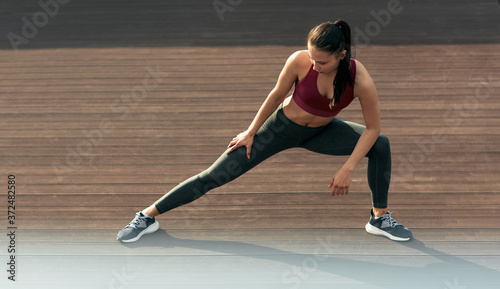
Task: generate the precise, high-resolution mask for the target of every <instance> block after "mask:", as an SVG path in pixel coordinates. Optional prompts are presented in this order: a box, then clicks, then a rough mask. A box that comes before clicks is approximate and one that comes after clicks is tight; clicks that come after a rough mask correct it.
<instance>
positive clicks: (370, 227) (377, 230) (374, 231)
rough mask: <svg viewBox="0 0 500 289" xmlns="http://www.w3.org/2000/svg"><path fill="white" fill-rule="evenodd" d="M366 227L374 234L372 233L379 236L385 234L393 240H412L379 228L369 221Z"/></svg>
mask: <svg viewBox="0 0 500 289" xmlns="http://www.w3.org/2000/svg"><path fill="white" fill-rule="evenodd" d="M365 229H366V231H367V232H368V233H370V234H372V235H377V236H385V237H387V238H389V239H391V240H393V241H401V242H404V241H408V240H410V238H400V237H396V236H393V235H391V234H389V233H387V232H386V231H383V230H380V229H379V228H377V227H375V226H373V225H372V224H370V223H367V224H366V226H365Z"/></svg>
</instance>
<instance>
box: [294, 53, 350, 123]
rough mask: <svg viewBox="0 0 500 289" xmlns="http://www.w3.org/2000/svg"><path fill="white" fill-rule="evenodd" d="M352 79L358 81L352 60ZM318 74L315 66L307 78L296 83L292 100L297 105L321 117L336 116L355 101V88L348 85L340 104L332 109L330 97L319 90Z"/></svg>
mask: <svg viewBox="0 0 500 289" xmlns="http://www.w3.org/2000/svg"><path fill="white" fill-rule="evenodd" d="M351 77H352V79H353V80H356V62H355V61H354V59H352V58H351ZM317 82H318V72H317V71H316V70H314V69H313V65H311V68H310V69H309V72H308V73H307V75H306V77H304V79H302V80H301V81H298V80H297V81H295V89H294V91H293V96H292V99H293V100H294V101H295V103H296V104H297V105H298V106H299V107H300V108H302V109H303V110H305V111H307V112H308V113H310V114H314V115H317V116H321V117H332V116H336V115H337V114H338V113H339V112H340V111H341V110H342V109H343V108H345V107H347V106H348V105H349V104H350V103H351V102H352V100H353V99H354V91H353V87H352V86H350V85H349V84H348V85H346V87H345V91H344V93H343V94H342V96H341V97H340V103H338V104H337V105H336V106H335V107H333V109H331V108H330V102H331V101H332V100H331V99H329V98H328V97H324V96H323V95H322V94H321V93H320V92H319V90H318V84H317Z"/></svg>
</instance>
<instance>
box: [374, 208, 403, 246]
mask: <svg viewBox="0 0 500 289" xmlns="http://www.w3.org/2000/svg"><path fill="white" fill-rule="evenodd" d="M391 214H392V213H391V212H387V213H386V214H384V215H382V216H380V218H378V219H375V217H374V216H373V210H372V212H371V217H370V221H369V222H368V223H367V224H366V226H365V229H366V231H367V232H368V233H370V234H373V235H379V236H385V237H387V238H389V239H391V240H394V241H408V240H410V239H411V238H413V234H412V233H411V231H410V230H408V229H407V228H406V227H404V226H403V225H401V224H400V223H398V222H397V221H396V220H394V219H393V218H392V217H391Z"/></svg>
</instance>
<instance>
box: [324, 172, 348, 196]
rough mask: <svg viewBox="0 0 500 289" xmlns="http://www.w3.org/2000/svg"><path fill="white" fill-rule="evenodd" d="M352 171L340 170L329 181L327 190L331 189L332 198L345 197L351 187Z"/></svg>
mask: <svg viewBox="0 0 500 289" xmlns="http://www.w3.org/2000/svg"><path fill="white" fill-rule="evenodd" d="M351 175H352V170H349V169H345V168H341V169H340V170H339V171H338V172H337V173H336V174H335V175H334V176H333V178H332V180H331V181H330V185H329V186H328V187H329V188H332V197H334V196H335V195H347V194H348V193H349V187H350V186H351Z"/></svg>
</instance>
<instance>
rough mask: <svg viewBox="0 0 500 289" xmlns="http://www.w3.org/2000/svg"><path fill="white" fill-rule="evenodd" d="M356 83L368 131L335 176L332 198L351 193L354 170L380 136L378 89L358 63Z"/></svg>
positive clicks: (355, 90) (356, 93)
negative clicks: (350, 187)
mask: <svg viewBox="0 0 500 289" xmlns="http://www.w3.org/2000/svg"><path fill="white" fill-rule="evenodd" d="M356 70H357V73H356V83H355V85H354V93H355V97H358V98H359V102H360V104H361V109H362V111H363V118H364V120H365V126H366V129H365V130H364V132H363V133H362V134H361V137H360V138H359V140H358V143H357V144H356V147H355V148H354V151H353V152H352V154H351V156H350V157H349V159H347V161H346V162H345V164H344V165H343V166H342V168H341V169H340V170H339V171H338V172H337V173H336V174H335V176H334V177H333V178H332V180H331V182H330V186H329V187H332V188H333V189H332V196H334V195H336V194H337V195H344V194H347V193H348V192H349V186H350V182H351V174H352V171H353V170H354V168H356V166H357V165H358V164H359V162H360V161H361V160H362V159H363V158H364V157H365V155H366V154H367V153H368V151H369V150H370V149H371V148H372V146H373V144H374V143H375V141H377V138H378V137H379V135H380V106H379V102H378V94H377V89H376V87H375V83H374V82H373V79H372V78H371V76H370V74H369V73H368V71H367V70H366V68H365V67H364V66H363V65H362V64H361V63H360V62H358V61H356Z"/></svg>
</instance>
